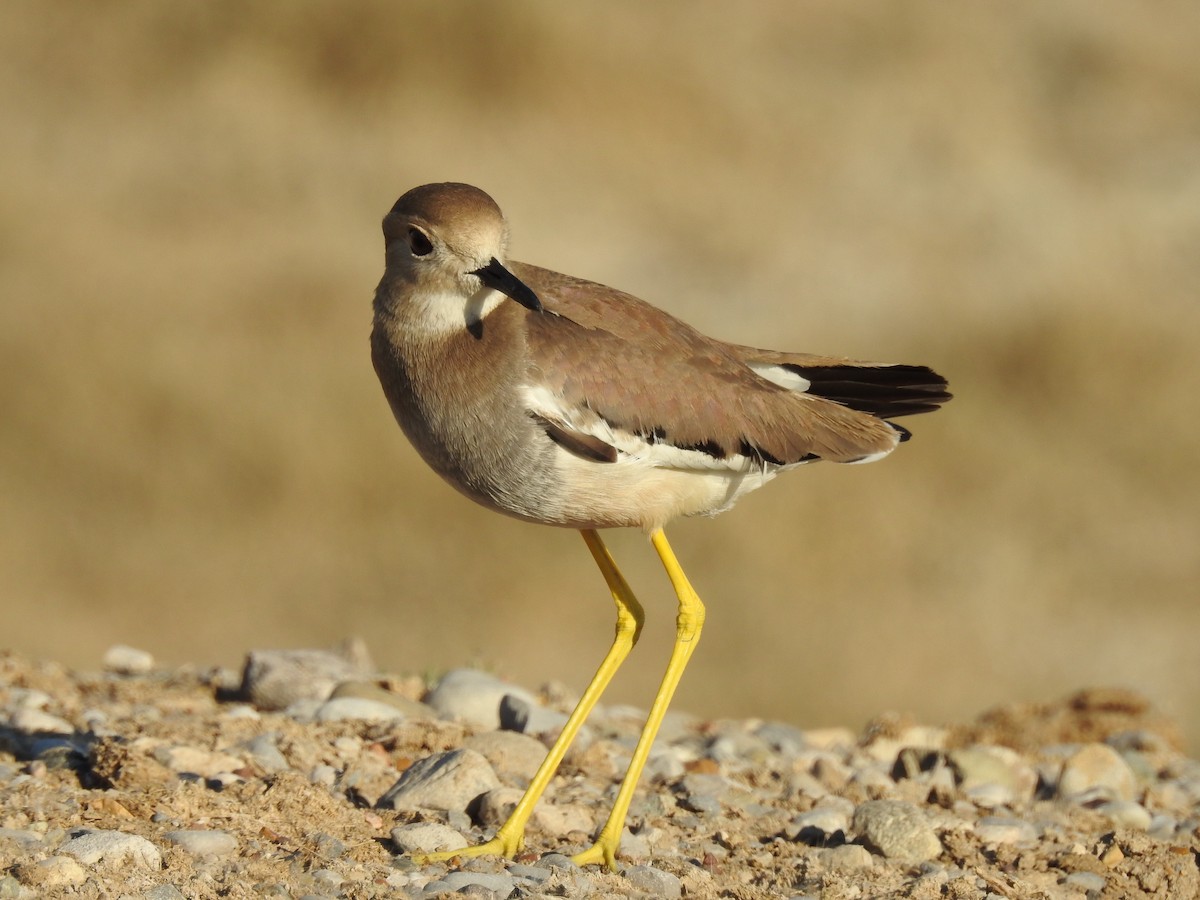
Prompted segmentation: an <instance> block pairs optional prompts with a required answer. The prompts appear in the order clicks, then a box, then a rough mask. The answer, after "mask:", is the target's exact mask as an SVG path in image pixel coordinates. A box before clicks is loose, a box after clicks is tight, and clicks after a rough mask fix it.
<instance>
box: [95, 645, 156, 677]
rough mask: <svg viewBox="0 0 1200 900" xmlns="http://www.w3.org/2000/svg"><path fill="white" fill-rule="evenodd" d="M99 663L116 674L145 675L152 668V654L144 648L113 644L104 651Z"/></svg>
mask: <svg viewBox="0 0 1200 900" xmlns="http://www.w3.org/2000/svg"><path fill="white" fill-rule="evenodd" d="M101 664H102V665H103V666H104V669H105V671H107V672H115V673H116V674H117V675H145V674H146V673H147V672H150V671H152V670H153V669H154V656H153V654H151V653H150V652H148V651H146V650H139V649H137V648H136V647H130V646H127V645H125V644H114V645H113V646H111V647H109V648H108V649H107V650H106V651H104V659H103V661H102V663H101Z"/></svg>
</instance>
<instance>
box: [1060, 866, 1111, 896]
mask: <svg viewBox="0 0 1200 900" xmlns="http://www.w3.org/2000/svg"><path fill="white" fill-rule="evenodd" d="M1107 883H1108V879H1106V878H1105V877H1104V876H1103V875H1100V874H1099V873H1097V872H1072V873H1071V874H1070V875H1068V876H1067V877H1066V878H1065V879H1063V884H1066V885H1069V886H1070V887H1073V888H1075V889H1077V890H1080V891H1084V892H1086V893H1089V894H1095V895H1096V896H1099V895H1100V894H1101V893H1102V892H1103V891H1104V886H1105V884H1107Z"/></svg>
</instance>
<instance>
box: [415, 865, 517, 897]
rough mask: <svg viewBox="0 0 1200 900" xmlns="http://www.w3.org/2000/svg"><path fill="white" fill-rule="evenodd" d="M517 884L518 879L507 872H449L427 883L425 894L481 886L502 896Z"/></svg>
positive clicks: (464, 890)
mask: <svg viewBox="0 0 1200 900" xmlns="http://www.w3.org/2000/svg"><path fill="white" fill-rule="evenodd" d="M516 886H517V882H516V880H515V879H514V878H513V877H512V876H511V875H509V874H508V873H507V872H463V871H460V872H447V873H446V874H445V875H443V876H442V877H441V878H439V879H438V880H437V881H431V882H429V884H427V885H425V894H426V895H427V896H428V895H432V894H438V893H440V892H442V891H450V892H462V893H465V892H466V889H469V888H471V887H481V888H485V889H487V890H489V891H492V892H493V893H494V894H497V895H498V896H500V897H507V896H508V895H509V894H511V893H512V892H513V889H514V888H515V887H516Z"/></svg>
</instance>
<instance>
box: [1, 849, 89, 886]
mask: <svg viewBox="0 0 1200 900" xmlns="http://www.w3.org/2000/svg"><path fill="white" fill-rule="evenodd" d="M18 875H19V877H20V880H21V881H23V882H24V883H25V884H28V885H30V886H31V887H37V888H53V887H69V886H73V885H77V884H83V882H85V881H87V877H88V873H87V870H86V869H85V868H84V867H83V866H81V865H80V864H79V862H78V860H76V859H75V858H74V857H71V856H51V857H49V858H48V859H43V860H40V861H39V862H37V863H34V864H33V865H32V866H30V865H22V866H21V867H20V869H19V870H18Z"/></svg>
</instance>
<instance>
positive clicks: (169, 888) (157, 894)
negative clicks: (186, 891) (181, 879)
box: [142, 884, 186, 900]
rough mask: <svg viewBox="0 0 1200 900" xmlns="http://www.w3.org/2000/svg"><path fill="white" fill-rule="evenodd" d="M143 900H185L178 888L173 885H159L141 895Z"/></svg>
mask: <svg viewBox="0 0 1200 900" xmlns="http://www.w3.org/2000/svg"><path fill="white" fill-rule="evenodd" d="M142 897H143V898H144V900H186V898H185V897H184V896H183V894H182V893H180V890H179V888H177V887H175V885H173V884H160V885H159V886H158V887H152V888H150V890H148V891H146V892H145V893H144V894H142Z"/></svg>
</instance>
